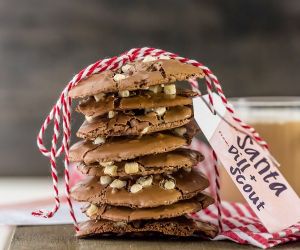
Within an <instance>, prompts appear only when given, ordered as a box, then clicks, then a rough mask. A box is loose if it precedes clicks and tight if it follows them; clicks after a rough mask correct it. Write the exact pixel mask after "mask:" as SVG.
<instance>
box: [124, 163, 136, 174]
mask: <svg viewBox="0 0 300 250" xmlns="http://www.w3.org/2000/svg"><path fill="white" fill-rule="evenodd" d="M137 172H139V164H138V163H137V162H126V163H125V173H126V174H134V173H137Z"/></svg>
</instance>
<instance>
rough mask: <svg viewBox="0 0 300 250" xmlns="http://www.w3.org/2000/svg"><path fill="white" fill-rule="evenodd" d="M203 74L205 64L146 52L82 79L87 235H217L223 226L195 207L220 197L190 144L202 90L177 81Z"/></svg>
mask: <svg viewBox="0 0 300 250" xmlns="http://www.w3.org/2000/svg"><path fill="white" fill-rule="evenodd" d="M190 77H193V78H203V77H204V74H203V72H202V71H201V69H199V68H197V67H194V66H192V65H187V64H184V63H181V62H179V61H177V60H173V59H169V58H166V57H161V58H154V57H151V56H147V57H145V59H144V60H143V61H139V62H134V63H128V64H126V65H124V66H123V67H122V68H121V69H119V70H116V71H110V70H108V71H105V72H102V73H99V74H95V75H92V76H90V77H88V78H87V79H84V80H83V81H81V82H80V83H79V84H78V85H77V86H76V87H74V88H73V89H72V90H71V91H70V97H72V98H81V100H80V102H79V104H78V106H77V111H78V112H80V113H82V114H83V115H84V116H85V121H84V123H83V124H82V126H81V127H80V128H79V130H78V132H77V136H78V137H79V138H82V140H81V141H79V142H77V143H76V144H74V145H73V146H72V148H71V150H70V155H69V156H70V160H71V161H72V162H78V170H79V171H81V172H82V173H83V174H85V175H87V177H86V179H85V180H84V181H83V182H81V183H78V184H77V185H76V186H75V187H74V188H73V190H72V197H73V199H75V200H77V201H81V202H85V203H86V206H85V207H83V209H82V211H83V212H84V213H85V214H86V216H87V217H89V220H88V221H86V222H83V223H81V224H80V225H79V227H80V231H79V232H78V233H77V236H79V237H87V236H93V235H128V234H130V235H141V234H142V235H144V236H145V235H156V234H159V235H171V236H206V237H214V236H215V235H216V233H217V228H216V227H215V226H214V225H211V224H209V223H207V222H202V221H194V220H193V219H191V218H189V217H188V216H187V214H189V213H194V212H197V211H199V210H201V209H203V208H206V207H207V206H209V205H210V204H212V203H214V200H213V198H211V197H210V196H208V195H207V194H205V193H203V190H204V189H206V188H207V187H208V185H209V182H208V180H207V179H206V178H205V177H204V176H203V175H202V174H201V173H200V172H198V171H197V170H195V169H194V168H193V167H194V166H196V165H197V163H198V162H199V161H202V160H203V158H204V157H203V156H202V155H201V153H199V152H197V151H194V150H191V149H188V148H187V147H186V146H188V145H189V144H190V142H191V140H192V138H193V137H194V135H195V134H196V133H197V132H198V131H199V129H198V126H197V125H196V123H195V122H194V120H193V107H192V98H193V97H194V96H196V93H195V92H193V91H191V90H189V89H180V88H178V87H176V85H175V82H176V81H184V80H187V79H188V78H190Z"/></svg>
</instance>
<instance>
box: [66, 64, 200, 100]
mask: <svg viewBox="0 0 300 250" xmlns="http://www.w3.org/2000/svg"><path fill="white" fill-rule="evenodd" d="M133 68H134V70H133V71H132V72H130V73H123V75H124V77H123V78H125V79H122V80H119V81H116V80H114V75H115V74H117V73H118V71H115V72H113V71H110V70H108V71H105V72H102V73H99V74H94V75H92V76H90V77H88V78H87V79H84V80H82V81H81V82H79V83H78V84H77V86H75V87H73V88H72V89H71V90H70V92H69V96H70V97H72V98H78V97H86V96H91V95H96V94H98V93H108V92H116V91H119V90H136V89H144V88H147V87H149V86H153V85H157V84H166V83H170V82H174V81H182V80H187V79H188V78H190V77H194V78H203V77H204V73H203V71H202V70H201V69H200V68H198V67H195V66H192V65H190V64H185V63H181V62H179V61H177V60H156V61H153V62H147V63H145V62H136V63H134V65H133Z"/></svg>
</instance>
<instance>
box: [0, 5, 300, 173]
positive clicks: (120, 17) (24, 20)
mask: <svg viewBox="0 0 300 250" xmlns="http://www.w3.org/2000/svg"><path fill="white" fill-rule="evenodd" d="M299 14H300V2H299V1H297V0H287V1H273V0H269V1H266V0H263V1H261V0H248V1H239V0H228V1H222V0H220V1H217V0H213V1H196V0H195V1H192V0H185V1H180V0H165V1H159V0H152V1H138V0H131V1H124V0H118V1H113V0H105V1H98V0H90V1H82V0H72V1H71V0H69V1H68V0H51V1H50V0H47V1H40V0H23V1H17V0H1V1H0V69H1V73H0V107H1V109H0V119H1V121H0V158H1V164H0V175H44V174H48V172H49V169H48V164H47V161H46V159H44V158H43V157H42V156H40V154H39V153H38V151H37V149H36V146H35V138H36V134H37V132H38V128H39V126H40V124H41V123H42V121H43V119H44V117H45V116H46V114H47V113H48V111H49V109H50V105H52V104H53V103H54V102H55V100H56V98H57V96H58V94H59V93H60V91H61V90H62V88H63V87H64V85H65V83H66V82H67V81H68V80H69V79H70V78H71V77H72V75H73V74H74V73H76V72H77V71H79V70H80V69H81V68H82V67H84V66H85V65H87V64H89V63H91V62H94V61H95V60H97V59H98V58H103V57H106V56H112V55H116V54H118V53H120V52H122V51H124V50H127V49H129V48H131V47H136V46H145V45H147V46H154V47H160V48H164V49H167V50H170V51H174V52H178V53H179V54H182V55H185V56H187V57H192V58H195V59H198V60H200V61H202V62H204V63H205V64H206V65H208V66H210V67H211V68H212V69H214V71H215V73H216V74H217V75H218V76H219V79H220V80H221V82H222V83H223V85H224V88H225V91H226V93H227V95H228V96H246V95H299V94H300V84H299V81H300V70H299V65H300V31H299V29H300V15H299ZM73 123H74V128H76V127H77V126H78V124H79V122H78V121H77V122H73Z"/></svg>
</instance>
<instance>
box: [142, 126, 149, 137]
mask: <svg viewBox="0 0 300 250" xmlns="http://www.w3.org/2000/svg"><path fill="white" fill-rule="evenodd" d="M149 128H150V127H146V128H144V129H143V130H142V132H141V134H142V135H144V134H146V133H147V132H148V130H149Z"/></svg>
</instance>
